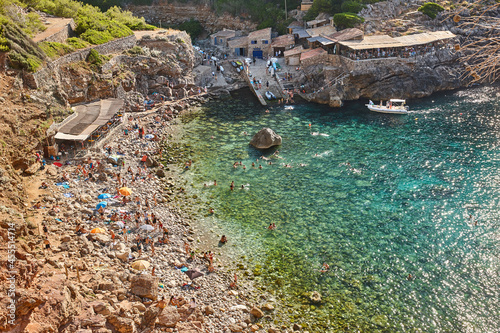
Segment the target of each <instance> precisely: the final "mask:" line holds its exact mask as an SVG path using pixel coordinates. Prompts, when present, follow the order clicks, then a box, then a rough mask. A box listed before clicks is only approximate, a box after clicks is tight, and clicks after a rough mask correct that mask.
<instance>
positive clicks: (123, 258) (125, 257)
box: [115, 250, 130, 262]
mask: <svg viewBox="0 0 500 333" xmlns="http://www.w3.org/2000/svg"><path fill="white" fill-rule="evenodd" d="M129 255H130V251H128V250H127V251H123V252H116V253H115V256H116V257H117V258H118V259H120V260H121V261H123V262H127V261H128V257H129Z"/></svg>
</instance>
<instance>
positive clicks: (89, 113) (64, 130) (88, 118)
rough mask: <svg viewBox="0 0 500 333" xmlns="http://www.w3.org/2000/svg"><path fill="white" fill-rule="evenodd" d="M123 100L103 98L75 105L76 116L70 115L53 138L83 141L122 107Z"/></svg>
mask: <svg viewBox="0 0 500 333" xmlns="http://www.w3.org/2000/svg"><path fill="white" fill-rule="evenodd" d="M123 104H124V102H123V100H122V99H118V98H110V99H104V100H100V101H97V102H93V103H89V104H82V105H77V106H75V107H74V108H73V109H74V110H75V113H76V117H75V116H70V117H68V118H67V119H69V120H65V121H64V122H63V125H62V126H61V128H59V129H58V131H57V134H56V135H55V139H59V140H72V141H83V140H86V139H87V138H88V137H89V136H90V135H91V134H92V133H93V132H94V131H95V130H97V129H98V128H99V127H101V126H103V125H105V124H106V123H107V122H108V121H109V120H110V119H111V118H112V117H113V116H114V115H115V113H116V112H117V111H118V110H120V109H121V108H122V107H123Z"/></svg>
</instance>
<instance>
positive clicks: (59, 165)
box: [52, 162, 62, 168]
mask: <svg viewBox="0 0 500 333" xmlns="http://www.w3.org/2000/svg"><path fill="white" fill-rule="evenodd" d="M52 164H53V165H55V166H56V167H59V168H60V167H62V163H59V162H54V163H52Z"/></svg>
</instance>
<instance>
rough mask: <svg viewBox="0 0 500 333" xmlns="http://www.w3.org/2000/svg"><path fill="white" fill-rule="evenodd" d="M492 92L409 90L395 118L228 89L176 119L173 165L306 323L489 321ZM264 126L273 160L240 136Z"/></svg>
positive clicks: (493, 297) (496, 317) (495, 237)
mask: <svg viewBox="0 0 500 333" xmlns="http://www.w3.org/2000/svg"><path fill="white" fill-rule="evenodd" d="M497 91H498V90H496V89H494V88H476V89H472V90H468V91H461V92H452V93H446V94H441V95H438V96H433V97H430V98H426V99H421V100H414V101H410V107H411V110H412V113H411V114H410V115H403V116H395V115H383V114H376V113H371V112H369V111H368V110H367V109H366V108H365V107H364V106H363V104H361V103H350V104H348V105H346V106H344V107H343V108H340V109H332V108H328V107H323V106H318V105H313V104H303V105H296V106H294V108H293V109H292V108H285V107H284V106H276V107H273V108H271V109H270V112H269V113H266V112H265V109H263V108H262V107H261V106H258V105H257V104H256V103H255V101H254V100H253V98H248V97H246V98H245V95H244V94H240V95H239V96H235V98H234V99H230V100H226V101H221V102H217V103H213V104H209V105H206V106H205V107H204V108H203V109H202V110H201V111H199V112H195V113H193V114H191V115H189V116H186V117H184V119H183V121H184V123H185V124H184V129H185V136H184V138H183V142H184V143H185V144H186V145H189V146H191V148H192V149H193V153H192V155H191V156H190V157H191V158H192V160H193V162H194V163H193V167H192V168H191V170H189V171H188V172H186V173H185V176H186V177H188V178H189V180H190V182H191V183H192V184H193V186H192V188H191V189H190V191H191V193H196V194H197V195H199V196H201V197H202V198H204V200H205V201H207V202H209V205H210V206H211V207H213V208H214V209H215V211H216V214H215V215H214V216H213V217H205V218H203V219H204V223H206V224H207V225H208V226H209V227H210V228H213V229H214V230H215V231H217V232H219V233H221V234H222V233H224V234H226V235H228V237H229V240H230V241H229V244H228V245H227V246H228V248H231V246H232V248H231V251H234V249H237V250H238V251H239V252H238V253H239V255H241V254H244V255H245V256H246V258H247V260H248V265H249V270H250V271H251V272H252V274H250V275H253V273H255V278H256V279H257V280H259V283H260V284H261V285H263V286H265V287H266V288H267V290H268V291H272V292H274V293H276V296H277V297H279V298H281V299H282V300H283V302H284V303H285V304H287V305H288V306H286V307H285V311H287V312H288V314H289V316H290V317H291V318H292V320H296V321H298V322H301V323H304V322H309V323H311V324H309V325H306V327H308V328H309V329H310V331H312V332H319V331H323V332H335V331H346V332H353V331H362V332H375V331H384V332H498V329H499V327H500V230H499V228H500V222H499V221H500V207H499V202H500V173H499V166H500V163H499V162H500V97H499V94H498V93H497ZM309 124H310V125H311V126H309ZM262 127H270V128H272V129H273V130H275V131H276V132H277V133H278V134H280V135H281V136H282V138H283V144H282V146H281V147H279V148H278V150H279V156H280V157H281V158H280V159H278V158H271V161H272V163H273V164H272V165H268V164H267V163H268V161H266V160H262V159H259V161H256V159H257V158H259V157H261V156H262V155H264V156H266V157H271V155H272V154H273V152H274V151H275V149H270V150H269V151H266V152H264V153H262V152H260V151H257V150H256V149H254V148H252V147H250V146H249V145H248V142H249V140H250V138H251V136H250V135H253V134H254V133H256V132H257V131H258V130H260V129H261V128H262ZM244 132H247V133H249V134H250V135H245V133H244ZM312 132H316V133H320V134H319V135H312V134H311V133H312ZM321 134H324V135H321ZM211 136H213V137H214V138H213V139H211ZM235 161H242V162H243V164H245V165H246V170H243V168H242V167H241V166H239V167H238V168H233V167H232V165H233V163H234V162H235ZM252 162H255V163H256V166H257V167H258V165H259V164H262V167H263V168H262V169H259V168H252V167H251V163H252ZM284 164H290V165H291V166H292V167H291V168H287V167H285V166H284ZM214 179H216V180H217V182H218V186H216V187H214V186H208V187H205V186H203V184H204V183H212V182H213V180H214ZM233 180H234V182H235V185H236V189H235V190H234V191H233V192H231V191H230V189H229V184H230V183H231V181H233ZM242 184H245V185H246V188H245V189H240V187H241V185H242ZM207 207H208V206H207ZM202 209H203V211H204V212H206V207H203V208H202ZM200 215H203V214H200ZM471 216H472V217H471ZM269 223H276V225H277V230H274V231H269V230H267V229H266V227H267V226H268V225H269ZM476 224H477V225H476ZM324 262H326V263H328V264H329V265H330V271H329V272H328V273H324V274H322V273H321V272H319V270H320V269H321V266H322V263H324ZM409 274H411V276H412V278H411V279H408V275H409ZM311 291H318V292H319V293H321V295H322V296H323V302H322V303H321V304H320V305H318V304H312V303H310V301H309V299H308V297H307V296H308V293H310V292H311Z"/></svg>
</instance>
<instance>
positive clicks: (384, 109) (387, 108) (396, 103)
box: [365, 99, 408, 114]
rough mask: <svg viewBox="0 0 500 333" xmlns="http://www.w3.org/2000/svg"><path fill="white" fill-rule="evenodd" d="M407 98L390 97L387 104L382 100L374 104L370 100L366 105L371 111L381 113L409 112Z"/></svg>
mask: <svg viewBox="0 0 500 333" xmlns="http://www.w3.org/2000/svg"><path fill="white" fill-rule="evenodd" d="M405 103H406V100H404V99H390V100H388V101H387V102H386V103H385V105H384V104H383V103H382V101H380V104H379V105H377V104H374V103H373V102H372V101H370V102H369V103H368V104H365V106H367V107H368V109H369V110H370V111H374V112H380V113H392V114H407V113H408V105H405Z"/></svg>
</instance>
